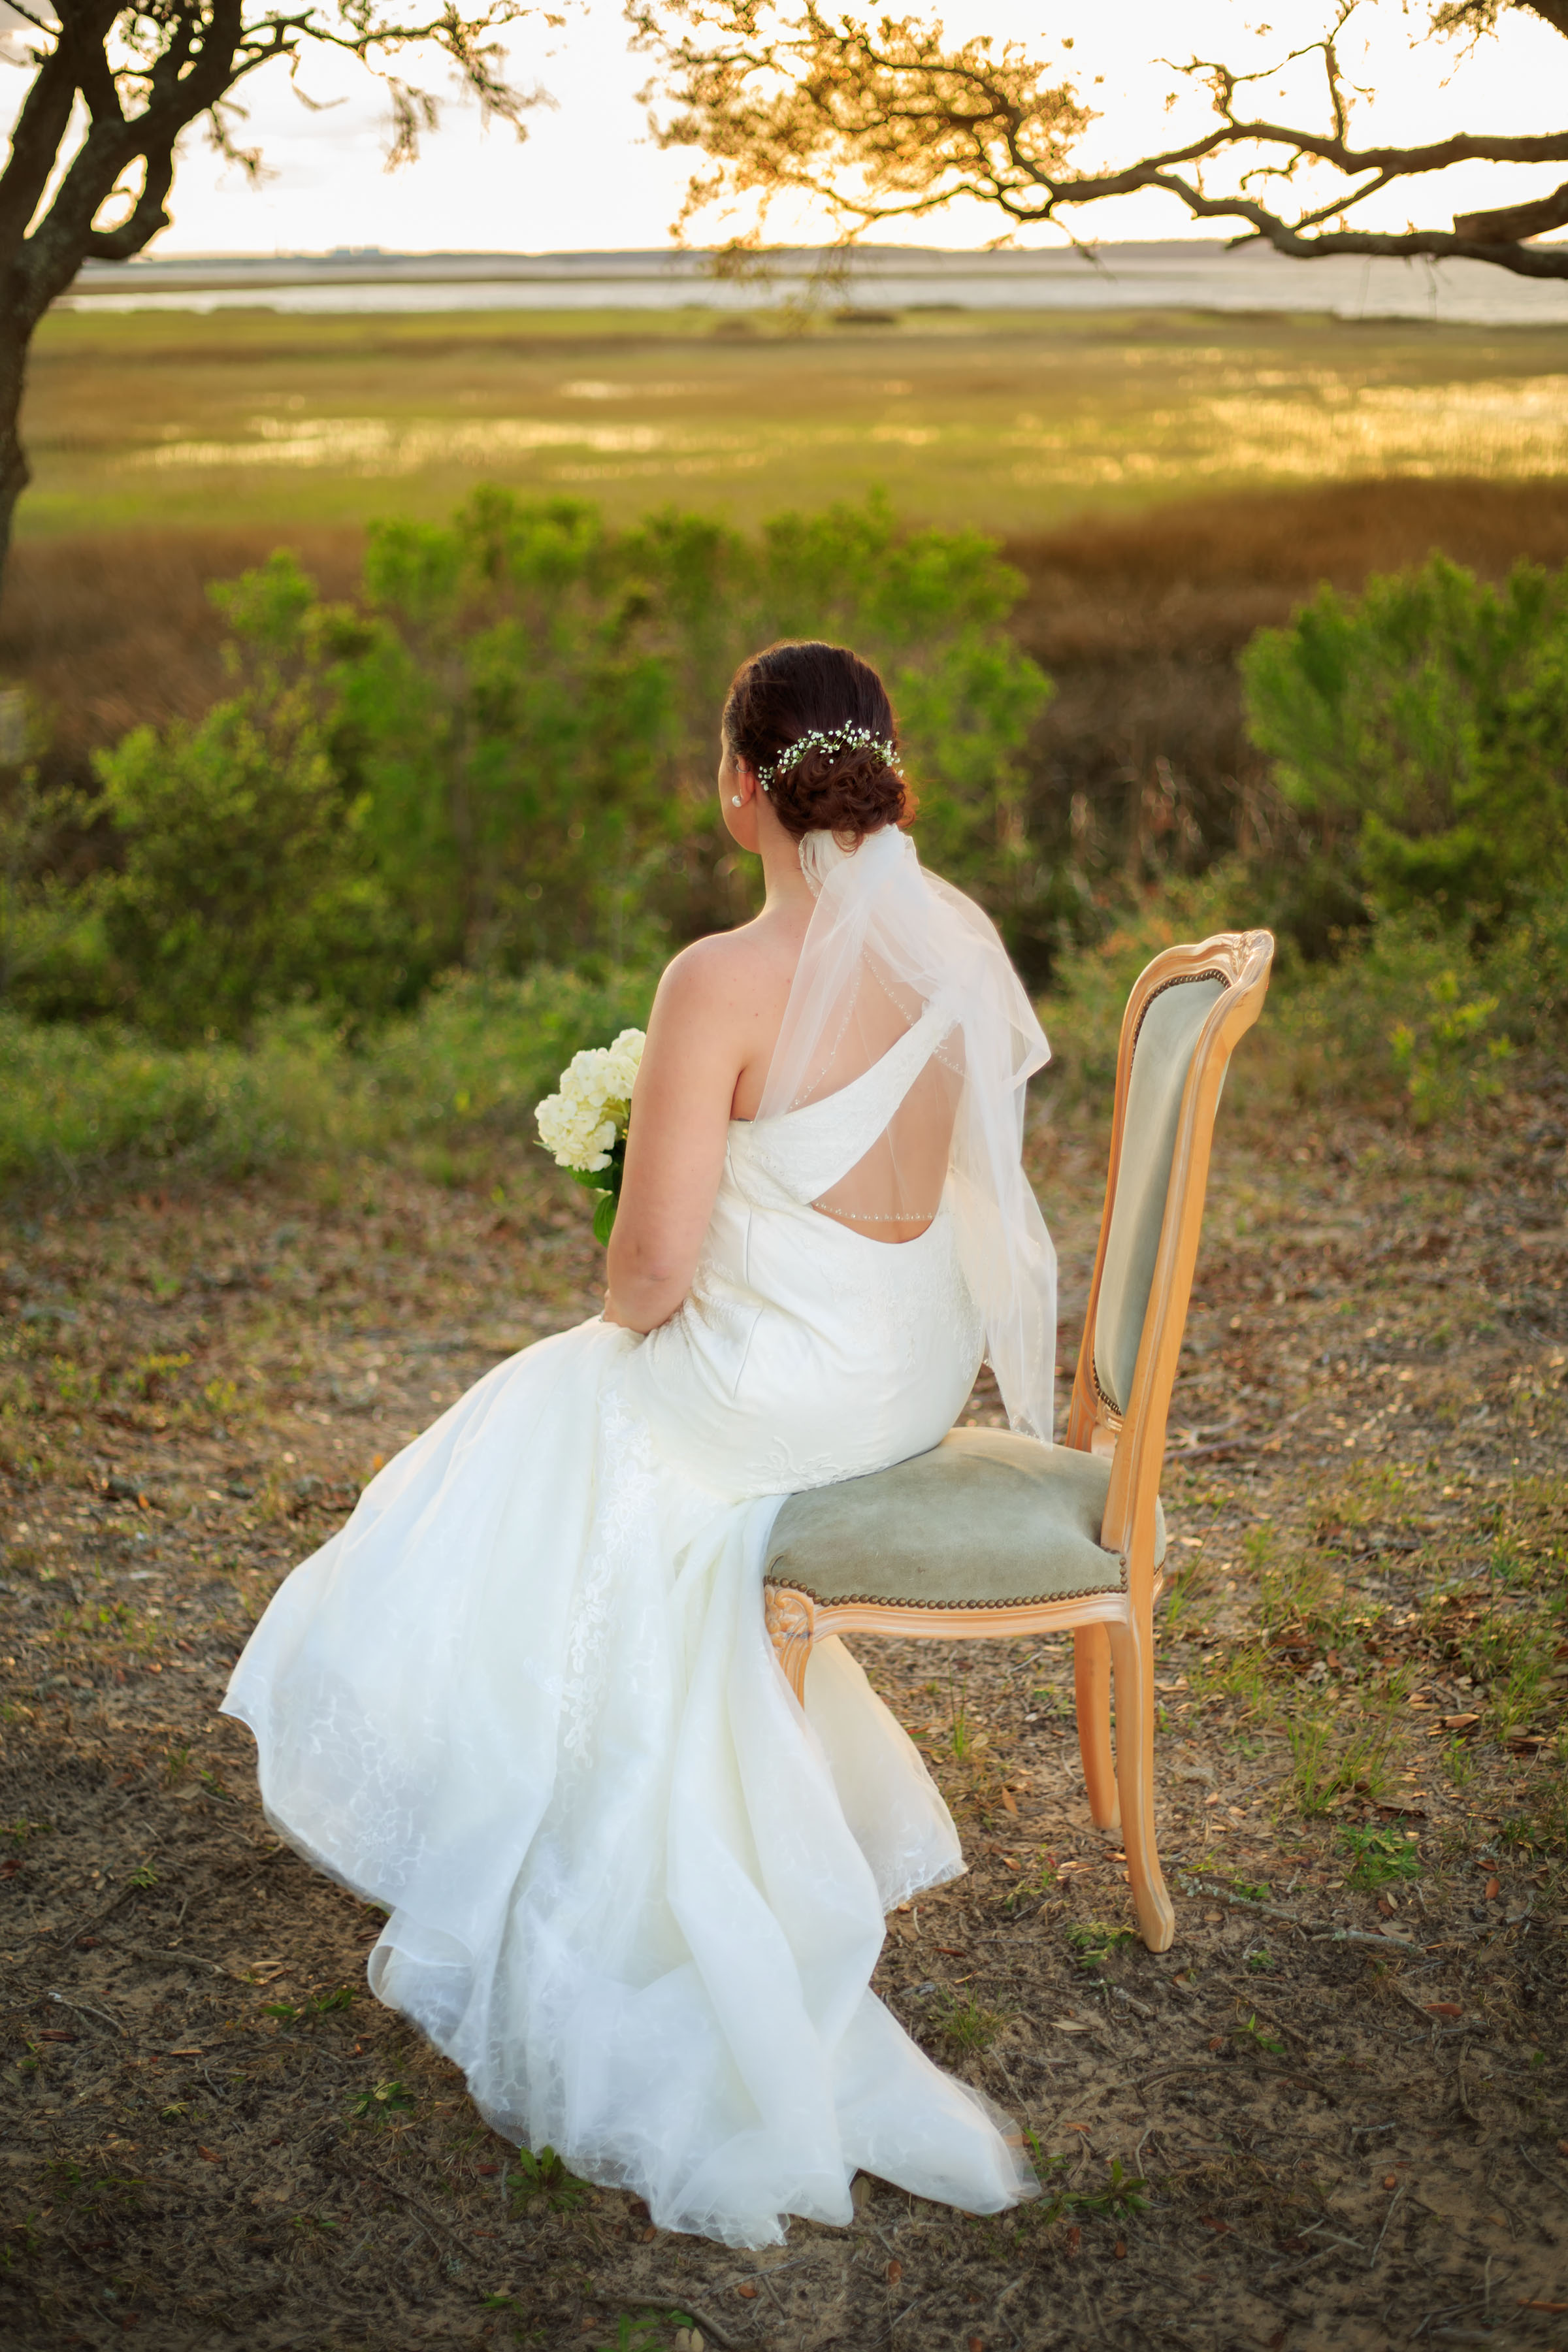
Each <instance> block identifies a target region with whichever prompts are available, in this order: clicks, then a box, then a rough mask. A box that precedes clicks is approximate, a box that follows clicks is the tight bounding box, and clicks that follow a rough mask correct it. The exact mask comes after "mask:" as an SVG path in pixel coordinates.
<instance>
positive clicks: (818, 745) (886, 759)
mask: <svg viewBox="0 0 1568 2352" xmlns="http://www.w3.org/2000/svg"><path fill="white" fill-rule="evenodd" d="M862 743H866V744H869V746H870V748H871V749H872V751H877V752H879V753H880V755H881V759H882V763H883V765H884V766H885V767H889V768H891V769H893V770H894V772H896V773H898V774H900V775H901V774H902V772H903V769H902V765H901V763H900V759H899V754H898V751H897V750H896V749H895V747H894V746H893V745H892V744H891V743H889V741H888V740H887V737H886V736H885V735H873V734H872V732H871V730H870V729H869V728H868V727H857V726H855V725H854V724H853V723H849V724H846V725H845V726H843V727H826V728H824V727H811V728H808V729H807V730H806V731H805V734H804V735H797V736H796V737H795V741H794V742H793V743H790V744H787V745H786V746H785V748H784V751H781V752H780V753H779V755H778V758H777V759H776V760H770V761H769V762H768V764H767V766H766V767H765V768H759V769H758V770H757V782H758V783H759V784H761V786H762V788H763V792H764V793H765V792H768V791H770V790H771V789H772V787H773V785H774V784H776V783H777V782H778V780H779V778H780V777H781V776H787V775H788V773H789V772H790V770H791V769H792V768H793V767H794V766H795V762H796V761H799V760H803V759H804V758H805V754H806V753H807V752H808V751H851V750H853V749H854V748H855V747H856V746H857V745H858V744H862Z"/></svg>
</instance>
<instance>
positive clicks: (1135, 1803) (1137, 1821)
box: [1110, 1614, 1176, 1952]
mask: <svg viewBox="0 0 1568 2352" xmlns="http://www.w3.org/2000/svg"><path fill="white" fill-rule="evenodd" d="M1110 1657H1111V1664H1112V1666H1113V1667H1114V1669H1115V1674H1116V1780H1117V1786H1118V1788H1119V1789H1120V1790H1121V1842H1122V1844H1123V1845H1124V1846H1125V1848H1126V1850H1127V1875H1128V1878H1129V1879H1130V1881H1131V1886H1132V1904H1133V1908H1134V1909H1135V1910H1136V1912H1137V1914H1138V1927H1139V1931H1140V1933H1141V1934H1142V1937H1143V1941H1144V1942H1145V1943H1146V1944H1147V1945H1148V1947H1149V1949H1150V1950H1151V1951H1152V1952H1168V1951H1169V1950H1170V1948H1171V1946H1172V1944H1173V1941H1174V1939H1175V1934H1176V1915H1175V1913H1174V1911H1173V1909H1172V1907H1171V1898H1170V1896H1169V1895H1167V1894H1166V1892H1165V1881H1164V1878H1163V1875H1162V1874H1161V1870H1160V1856H1159V1853H1158V1852H1157V1850H1156V1847H1155V1843H1154V1628H1153V1623H1152V1619H1151V1618H1150V1616H1149V1615H1147V1614H1144V1615H1143V1616H1142V1617H1141V1618H1140V1617H1137V1616H1135V1617H1134V1619H1133V1621H1132V1622H1131V1624H1130V1625H1115V1626H1112V1627H1111V1628H1110Z"/></svg>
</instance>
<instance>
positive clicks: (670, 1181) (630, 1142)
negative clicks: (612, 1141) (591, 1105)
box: [605, 933, 776, 1331]
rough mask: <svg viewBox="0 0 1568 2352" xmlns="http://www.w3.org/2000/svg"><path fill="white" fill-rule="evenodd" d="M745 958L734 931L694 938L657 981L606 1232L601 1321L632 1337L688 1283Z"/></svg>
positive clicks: (739, 1040) (730, 1079) (712, 1180)
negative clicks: (618, 1192) (613, 1210)
mask: <svg viewBox="0 0 1568 2352" xmlns="http://www.w3.org/2000/svg"><path fill="white" fill-rule="evenodd" d="M752 961H754V958H753V957H752V955H750V954H748V952H747V949H746V946H745V944H744V942H743V940H742V936H741V935H739V934H736V933H730V934H728V935H721V936H720V937H718V938H716V939H710V940H697V941H696V942H695V944H694V945H693V946H691V947H689V948H686V949H683V950H682V951H681V953H680V954H679V955H678V956H677V957H676V959H675V961H674V962H673V963H671V964H670V965H669V967H668V970H667V971H666V972H665V975H664V978H663V979H662V980H661V981H660V982H659V984H658V995H657V996H656V997H655V998H654V1004H653V1011H652V1013H650V1015H649V1016H648V1024H647V1045H645V1047H644V1048H643V1057H642V1067H641V1069H640V1070H639V1071H638V1073H637V1087H636V1089H635V1091H634V1093H633V1096H632V1115H631V1125H630V1128H629V1129H628V1131H627V1135H626V1171H625V1174H624V1175H623V1177H622V1180H621V1198H620V1205H619V1207H618V1208H617V1209H616V1223H615V1229H614V1231H613V1233H612V1234H611V1235H610V1249H609V1264H608V1272H609V1287H608V1291H607V1294H606V1297H605V1322H606V1323H618V1324H621V1325H623V1326H624V1327H625V1328H626V1329H627V1330H628V1331H652V1330H654V1329H655V1328H657V1327H658V1325H659V1324H660V1323H664V1322H668V1319H669V1318H670V1316H672V1315H673V1314H674V1313H675V1310H676V1308H677V1307H679V1305H680V1303H681V1300H682V1299H683V1298H684V1297H686V1294H687V1292H688V1291H689V1289H690V1287H691V1277H692V1276H693V1274H694V1273H695V1272H696V1269H697V1255H698V1252H699V1251H700V1248H701V1246H702V1236H703V1234H705V1233H706V1232H707V1230H708V1220H709V1218H710V1216H711V1215H712V1213H713V1202H714V1200H715V1198H716V1196H717V1194H718V1191H719V1180H720V1178H721V1175H722V1174H723V1171H724V1150H725V1145H726V1142H727V1139H728V1134H729V1125H730V1113H731V1106H732V1104H733V1101H734V1097H735V1082H736V1079H737V1077H738V1076H739V1075H740V1072H741V1070H742V1066H744V1064H745V1061H746V1058H747V1053H748V1050H749V1047H750V1045H751V1044H752V1040H753V1034H754V1032H755V1028H756V1007H755V1004H754V1002H752V1001H749V999H750V996H751V992H749V991H748V988H747V984H746V982H747V972H746V967H747V966H748V964H749V963H750V962H752ZM775 1025H776V1024H775Z"/></svg>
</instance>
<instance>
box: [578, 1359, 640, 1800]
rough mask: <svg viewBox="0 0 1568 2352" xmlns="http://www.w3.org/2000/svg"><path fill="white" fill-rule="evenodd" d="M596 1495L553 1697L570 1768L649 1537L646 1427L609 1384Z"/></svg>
mask: <svg viewBox="0 0 1568 2352" xmlns="http://www.w3.org/2000/svg"><path fill="white" fill-rule="evenodd" d="M598 1423H599V1427H598V1444H597V1447H596V1449H595V1481H596V1493H595V1503H594V1519H593V1527H592V1529H591V1532H590V1534H589V1538H588V1547H587V1552H586V1556H585V1557H584V1562H583V1574H582V1579H581V1581H580V1583H579V1585H578V1589H577V1594H576V1598H575V1600H574V1604H573V1609H572V1615H571V1619H570V1621H569V1622H568V1625H567V1629H566V1679H565V1684H564V1686H563V1690H562V1694H561V1744H562V1747H563V1748H564V1749H565V1751H566V1753H567V1755H568V1756H570V1757H571V1759H572V1760H573V1762H574V1764H579V1765H584V1766H586V1765H588V1764H591V1763H592V1761H593V1757H594V1733H595V1728H596V1727H597V1724H598V1718H599V1709H600V1706H601V1705H602V1704H603V1700H604V1695H605V1681H606V1677H607V1669H608V1664H609V1651H610V1633H611V1628H612V1623H613V1621H614V1615H615V1601H616V1594H617V1593H618V1592H620V1593H624V1592H625V1591H626V1590H627V1588H628V1587H629V1585H630V1583H631V1581H632V1577H631V1563H632V1561H633V1559H634V1558H635V1555H636V1552H637V1545H638V1542H639V1540H640V1541H641V1542H643V1543H645V1544H646V1543H648V1542H651V1541H653V1540H654V1538H653V1535H652V1532H651V1530H652V1528H653V1527H654V1511H655V1502H656V1496H655V1485H656V1476H655V1471H654V1464H653V1445H652V1441H651V1439H650V1436H649V1433H648V1430H647V1424H646V1423H644V1422H643V1421H642V1420H640V1419H639V1417H638V1416H637V1414H636V1413H634V1412H629V1411H628V1409H627V1407H626V1402H625V1400H624V1399H623V1398H622V1397H621V1395H620V1394H619V1392H618V1391H617V1389H616V1385H615V1383H614V1382H613V1381H607V1382H606V1383H605V1387H604V1388H603V1389H602V1390H601V1391H600V1392H599V1412H598Z"/></svg>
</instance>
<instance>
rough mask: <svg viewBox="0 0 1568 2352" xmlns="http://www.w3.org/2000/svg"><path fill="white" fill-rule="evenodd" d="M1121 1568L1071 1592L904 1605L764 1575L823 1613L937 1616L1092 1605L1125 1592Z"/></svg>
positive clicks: (887, 1596)
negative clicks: (925, 1612)
mask: <svg viewBox="0 0 1568 2352" xmlns="http://www.w3.org/2000/svg"><path fill="white" fill-rule="evenodd" d="M1106 1557H1107V1559H1110V1558H1112V1557H1113V1555H1112V1554H1110V1553H1107V1555H1106ZM1117 1566H1118V1568H1119V1569H1120V1570H1121V1574H1120V1576H1119V1577H1118V1579H1117V1580H1116V1582H1115V1583H1114V1584H1075V1585H1074V1586H1073V1587H1072V1589H1071V1591H1068V1592H1020V1593H1017V1594H1016V1595H1015V1597H1014V1598H1013V1599H1012V1600H1010V1601H900V1600H898V1599H897V1598H896V1597H895V1596H894V1595H893V1594H892V1593H890V1592H835V1593H834V1594H832V1595H831V1596H830V1597H829V1596H827V1595H826V1594H824V1593H821V1592H814V1591H812V1589H811V1587H810V1585H809V1584H802V1583H801V1582H800V1580H799V1579H798V1578H797V1577H787V1576H774V1575H773V1571H772V1570H771V1569H764V1570H763V1581H764V1582H765V1583H768V1584H771V1585H773V1586H776V1588H777V1589H778V1590H779V1591H781V1592H804V1593H805V1597H806V1599H807V1600H808V1601H816V1605H817V1607H818V1608H819V1609H847V1608H851V1607H853V1608H858V1609H859V1608H864V1609H929V1610H931V1612H932V1614H933V1615H934V1614H937V1613H940V1612H941V1611H942V1610H944V1609H1042V1608H1044V1607H1045V1606H1046V1605H1047V1602H1049V1601H1090V1600H1093V1599H1095V1598H1096V1597H1097V1596H1098V1595H1099V1594H1100V1593H1102V1592H1125V1591H1126V1590H1127V1563H1126V1561H1125V1560H1119V1561H1118V1562H1117Z"/></svg>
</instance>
